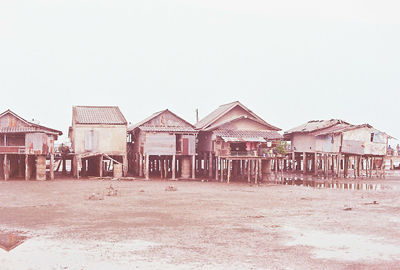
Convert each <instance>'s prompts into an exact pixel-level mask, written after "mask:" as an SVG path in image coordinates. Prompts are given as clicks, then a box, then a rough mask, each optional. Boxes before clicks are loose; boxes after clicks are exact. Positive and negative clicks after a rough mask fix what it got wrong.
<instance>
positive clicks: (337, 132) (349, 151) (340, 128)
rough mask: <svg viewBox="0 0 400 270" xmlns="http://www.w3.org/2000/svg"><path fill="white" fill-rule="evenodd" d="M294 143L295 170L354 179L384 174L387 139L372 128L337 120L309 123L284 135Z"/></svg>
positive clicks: (292, 153)
mask: <svg viewBox="0 0 400 270" xmlns="http://www.w3.org/2000/svg"><path fill="white" fill-rule="evenodd" d="M284 137H285V139H286V140H290V141H291V157H290V158H291V160H292V162H291V163H292V165H291V166H292V170H293V171H302V172H303V173H308V172H310V173H314V174H318V173H319V172H321V173H322V174H324V175H326V176H327V175H328V174H331V175H334V176H342V175H343V176H344V177H347V176H349V169H353V173H354V177H359V176H360V175H361V174H362V171H363V170H364V171H365V175H366V176H371V175H372V169H375V170H376V174H377V175H382V173H384V172H383V171H382V170H384V166H383V165H384V159H385V156H386V151H387V144H388V139H389V138H390V136H389V135H387V134H386V133H384V132H381V131H379V130H377V129H375V128H373V127H372V126H371V125H368V124H363V125H352V124H349V123H347V122H345V121H342V120H338V119H331V120H316V121H309V122H307V123H305V124H303V125H301V126H299V127H296V128H293V129H290V130H288V131H286V132H285V133H284Z"/></svg>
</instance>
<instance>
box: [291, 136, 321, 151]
mask: <svg viewBox="0 0 400 270" xmlns="http://www.w3.org/2000/svg"><path fill="white" fill-rule="evenodd" d="M316 141H317V140H316V138H315V137H314V136H311V135H306V134H294V135H293V137H292V149H293V150H294V151H295V152H314V151H315V149H316Z"/></svg>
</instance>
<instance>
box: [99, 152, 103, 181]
mask: <svg viewBox="0 0 400 270" xmlns="http://www.w3.org/2000/svg"><path fill="white" fill-rule="evenodd" d="M99 176H100V177H103V155H100V156H99Z"/></svg>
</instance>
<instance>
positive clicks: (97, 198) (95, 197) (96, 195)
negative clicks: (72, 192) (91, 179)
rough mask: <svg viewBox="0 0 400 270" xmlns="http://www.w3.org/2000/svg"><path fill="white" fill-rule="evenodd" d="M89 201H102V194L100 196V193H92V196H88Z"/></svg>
mask: <svg viewBox="0 0 400 270" xmlns="http://www.w3.org/2000/svg"><path fill="white" fill-rule="evenodd" d="M89 200H93V201H101V200H104V194H101V193H100V192H96V193H92V194H91V195H90V196H89Z"/></svg>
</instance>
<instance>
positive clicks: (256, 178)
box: [254, 160, 258, 184]
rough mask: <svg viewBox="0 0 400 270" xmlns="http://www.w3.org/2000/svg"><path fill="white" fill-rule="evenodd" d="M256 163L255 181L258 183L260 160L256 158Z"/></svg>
mask: <svg viewBox="0 0 400 270" xmlns="http://www.w3.org/2000/svg"><path fill="white" fill-rule="evenodd" d="M254 163H255V165H256V168H255V170H256V173H255V179H254V183H256V184H257V183H258V160H254Z"/></svg>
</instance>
